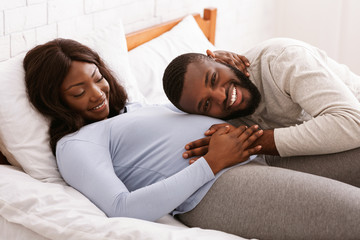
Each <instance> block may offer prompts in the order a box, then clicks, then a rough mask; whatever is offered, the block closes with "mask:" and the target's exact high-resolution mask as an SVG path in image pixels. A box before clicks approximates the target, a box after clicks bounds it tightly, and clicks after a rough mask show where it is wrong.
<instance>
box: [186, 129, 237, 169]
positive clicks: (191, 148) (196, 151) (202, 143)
mask: <svg viewBox="0 0 360 240" xmlns="http://www.w3.org/2000/svg"><path fill="white" fill-rule="evenodd" d="M225 126H228V127H229V128H230V129H229V130H230V132H231V131H234V130H235V129H236V127H234V126H233V125H230V124H228V123H221V124H214V125H212V126H211V127H210V128H209V130H207V131H206V132H205V136H207V137H204V138H201V139H198V140H195V141H193V142H190V143H188V144H186V145H185V149H186V150H187V151H186V152H184V153H183V158H185V159H187V158H191V157H196V158H192V159H190V161H189V162H190V163H193V162H194V161H195V160H196V159H198V158H199V157H197V156H204V155H205V154H206V153H207V152H208V147H209V142H210V136H211V135H213V134H214V133H215V132H216V131H217V130H219V129H220V128H222V127H225Z"/></svg>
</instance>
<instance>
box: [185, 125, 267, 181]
mask: <svg viewBox="0 0 360 240" xmlns="http://www.w3.org/2000/svg"><path fill="white" fill-rule="evenodd" d="M262 134H263V131H262V130H258V126H257V125H254V126H251V127H249V128H248V127H246V126H240V127H238V128H235V127H234V126H232V125H230V124H227V123H223V124H215V125H213V126H211V127H210V129H209V130H208V131H206V132H205V135H206V137H205V138H202V139H198V140H196V141H193V142H190V143H188V144H187V145H186V146H185V149H186V150H187V151H186V152H185V153H184V154H183V157H184V158H191V157H195V158H192V159H190V160H189V163H190V164H191V163H193V162H194V161H196V160H197V159H198V158H199V156H203V157H204V158H205V160H206V161H207V162H208V164H209V166H210V168H211V169H212V170H213V172H214V174H216V173H217V172H218V171H220V170H221V169H223V168H226V167H230V166H232V165H235V164H237V163H241V162H244V161H246V160H247V159H248V158H249V157H250V155H253V154H256V153H257V152H259V151H260V150H261V146H260V145H257V146H254V147H250V146H251V145H252V144H253V143H254V142H255V141H256V140H257V139H258V138H259V137H260V136H261V135H262Z"/></svg>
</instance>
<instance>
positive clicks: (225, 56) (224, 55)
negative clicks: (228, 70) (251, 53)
mask: <svg viewBox="0 0 360 240" xmlns="http://www.w3.org/2000/svg"><path fill="white" fill-rule="evenodd" d="M206 54H207V55H208V56H209V57H211V58H212V59H214V60H215V61H217V62H221V63H226V64H229V65H231V66H233V67H236V68H237V69H239V70H240V71H241V72H242V73H244V74H245V75H246V76H248V77H249V76H250V74H249V72H248V71H247V70H246V68H247V67H249V66H250V62H249V60H248V59H247V58H246V57H245V56H242V55H239V54H236V53H233V52H228V51H223V50H216V51H214V52H212V51H210V50H209V49H208V50H206Z"/></svg>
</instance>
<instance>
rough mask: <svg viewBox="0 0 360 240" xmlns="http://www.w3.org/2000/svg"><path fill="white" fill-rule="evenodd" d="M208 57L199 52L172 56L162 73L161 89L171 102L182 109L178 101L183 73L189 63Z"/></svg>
mask: <svg viewBox="0 0 360 240" xmlns="http://www.w3.org/2000/svg"><path fill="white" fill-rule="evenodd" d="M207 59H209V58H208V57H207V56H206V55H204V54H201V53H185V54H182V55H180V56H177V57H176V58H174V59H173V60H172V61H171V62H170V63H169V65H168V66H167V67H166V69H165V72H164V75H163V89H164V92H165V94H166V96H167V97H168V99H169V100H170V102H172V104H174V106H175V107H177V108H179V109H180V110H182V108H181V106H180V104H179V101H180V98H181V94H182V91H183V88H184V80H185V73H186V71H187V67H188V65H189V64H190V63H193V62H201V61H205V60H207Z"/></svg>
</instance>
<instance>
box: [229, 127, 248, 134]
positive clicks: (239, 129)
mask: <svg viewBox="0 0 360 240" xmlns="http://www.w3.org/2000/svg"><path fill="white" fill-rule="evenodd" d="M247 128H248V127H247V126H245V125H241V126H240V127H238V128H236V129H235V130H233V131H232V132H231V135H232V136H234V137H239V136H240V135H241V134H242V133H243V132H244V131H246V129H247Z"/></svg>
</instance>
